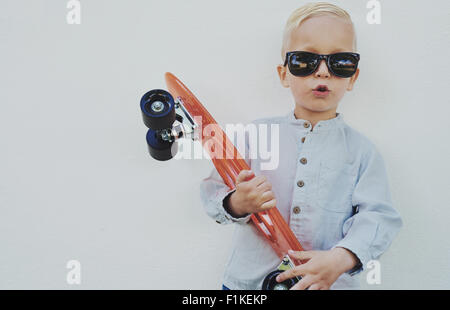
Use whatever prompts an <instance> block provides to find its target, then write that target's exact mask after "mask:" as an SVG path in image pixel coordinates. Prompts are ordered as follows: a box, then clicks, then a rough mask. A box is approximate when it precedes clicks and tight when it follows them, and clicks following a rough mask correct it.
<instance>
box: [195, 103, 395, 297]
mask: <svg viewBox="0 0 450 310" xmlns="http://www.w3.org/2000/svg"><path fill="white" fill-rule="evenodd" d="M252 123H253V124H256V125H259V124H267V125H268V127H270V124H279V150H280V152H279V164H278V167H277V168H276V169H274V170H261V169H260V168H261V159H260V158H256V159H250V158H249V156H247V154H249V152H251V150H250V148H251V145H253V144H252V143H249V141H248V139H249V138H248V133H246V142H245V154H246V155H243V154H242V155H243V156H244V157H245V160H246V162H247V163H248V164H249V165H250V167H251V169H252V171H253V172H254V173H255V175H265V176H266V177H267V179H268V181H269V182H270V183H271V184H272V191H273V192H274V194H275V198H276V201H277V208H278V209H279V211H280V213H281V215H282V216H283V217H284V219H285V220H286V222H287V223H288V224H289V227H290V228H291V230H292V231H293V232H294V234H295V235H296V237H297V238H298V240H299V241H300V243H301V244H302V246H303V248H304V249H305V250H330V249H331V248H333V247H344V248H346V249H348V250H350V251H352V252H353V253H354V254H355V255H356V256H357V257H358V258H359V260H360V261H361V263H362V267H360V266H359V267H360V268H358V267H357V272H355V270H353V272H348V273H344V274H342V275H341V276H340V277H339V278H338V279H337V281H336V282H335V283H334V284H333V285H332V287H331V288H332V289H357V288H359V279H358V276H356V274H358V271H361V270H362V268H363V267H364V266H366V264H367V262H368V261H370V260H372V259H377V258H378V257H379V256H380V255H381V254H382V253H383V252H385V251H386V250H387V249H388V247H389V246H390V244H391V242H392V240H393V239H394V237H395V236H396V234H397V233H398V231H399V230H400V228H401V226H402V220H401V218H400V215H399V214H398V212H397V211H396V210H395V209H394V208H393V206H392V199H391V194H390V190H389V182H388V177H387V173H386V168H385V164H384V161H383V158H382V157H381V155H380V153H379V152H378V150H377V149H376V147H375V145H374V144H373V143H372V142H370V140H368V138H366V137H365V136H364V135H362V134H361V133H359V132H358V131H356V130H355V129H353V128H351V127H350V126H348V125H347V124H346V123H345V122H344V120H343V115H342V113H337V114H336V117H335V118H333V119H329V120H322V121H319V122H318V123H317V124H316V125H315V126H314V128H313V129H312V127H311V124H310V122H309V121H307V120H303V119H296V118H295V115H294V111H293V110H291V111H290V112H289V113H288V114H287V115H285V116H281V117H271V118H263V119H258V120H255V121H253V122H252ZM271 138H272V137H271V136H270V131H269V134H268V135H267V140H269V141H271ZM277 138H278V137H277ZM302 138H304V142H302ZM258 139H259V136H258ZM232 141H233V139H232ZM267 143H269V144H270V142H267ZM240 151H241V149H240ZM241 153H242V152H241ZM302 159H303V160H302ZM299 181H303V182H299ZM233 191H234V189H233V190H230V189H229V188H228V187H227V186H226V185H225V184H224V182H223V180H222V178H221V177H220V176H219V174H218V173H217V171H216V170H215V169H213V170H212V172H211V174H210V176H209V177H208V178H205V179H204V180H203V181H202V183H201V186H200V194H201V199H202V202H203V205H204V207H205V209H206V212H207V214H208V215H209V216H210V217H212V218H213V219H214V220H216V221H217V222H218V223H220V224H229V223H236V225H235V231H234V235H233V241H232V249H231V254H230V257H229V259H228V263H227V265H226V268H225V272H224V276H223V284H224V285H225V286H227V287H229V288H230V289H260V288H261V286H262V282H263V280H264V277H265V276H266V275H267V274H268V273H269V272H271V271H273V270H275V269H276V267H277V266H278V265H279V263H280V259H279V258H278V257H277V255H276V254H275V252H274V251H273V249H272V248H271V247H270V245H269V244H268V243H267V242H266V240H265V238H264V237H263V236H262V235H261V234H260V233H259V232H258V230H257V229H256V227H255V226H254V225H253V224H252V223H251V221H250V216H247V217H244V218H233V217H232V216H231V215H230V214H228V213H227V212H226V211H225V209H224V208H223V199H224V198H225V197H226V196H227V195H229V194H230V193H231V192H233ZM218 242H219V241H218Z"/></svg>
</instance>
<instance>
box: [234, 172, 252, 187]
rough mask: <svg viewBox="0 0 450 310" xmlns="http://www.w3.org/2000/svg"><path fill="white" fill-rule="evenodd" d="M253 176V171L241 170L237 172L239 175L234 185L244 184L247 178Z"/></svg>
mask: <svg viewBox="0 0 450 310" xmlns="http://www.w3.org/2000/svg"><path fill="white" fill-rule="evenodd" d="M252 175H253V171H251V170H242V171H241V172H239V175H238V176H237V178H236V184H238V183H241V182H245V181H246V180H247V179H248V178H250V177H251V176H252Z"/></svg>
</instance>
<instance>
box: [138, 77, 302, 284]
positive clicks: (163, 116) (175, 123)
mask: <svg viewBox="0 0 450 310" xmlns="http://www.w3.org/2000/svg"><path fill="white" fill-rule="evenodd" d="M165 80H166V86H167V89H168V91H165V90H162V89H154V90H151V91H149V92H147V93H145V94H144V95H143V96H142V98H141V101H140V107H141V112H142V117H143V121H144V124H145V125H146V126H147V127H148V131H147V136H146V140H147V146H148V150H149V153H150V155H151V156H152V157H153V158H154V159H156V160H160V161H165V160H170V159H171V158H173V157H174V156H175V155H176V153H177V150H178V145H177V141H178V140H179V139H182V138H187V139H192V140H193V141H200V142H201V144H202V146H203V148H204V149H206V151H207V152H208V154H209V156H210V158H211V160H212V162H213V164H214V166H215V168H216V169H217V171H218V173H219V175H220V176H221V177H222V179H223V181H224V183H225V184H226V185H227V186H228V187H229V188H230V189H233V188H234V187H235V182H236V178H237V176H238V174H239V172H240V171H242V170H250V167H249V166H248V164H247V163H246V161H245V160H244V159H243V158H242V156H241V155H240V154H239V152H238V150H237V149H236V147H235V146H234V145H233V144H232V142H231V141H230V140H229V139H228V137H227V135H226V134H225V132H224V131H223V130H222V129H221V128H220V126H219V125H218V124H217V122H216V121H215V120H214V118H213V117H212V116H211V114H210V113H209V112H208V111H207V109H206V108H205V107H204V106H203V105H202V104H201V103H200V101H199V100H198V99H197V97H195V95H194V94H193V93H192V92H191V91H190V90H189V89H188V88H187V87H186V86H185V85H184V84H183V83H182V82H181V81H180V80H179V79H178V78H177V77H175V75H173V74H172V73H170V72H167V73H166V74H165ZM198 120H201V126H200V124H199V121H198ZM206 126H209V128H211V126H212V127H213V128H214V130H213V131H214V133H213V134H212V133H211V132H207V131H206V130H202V127H203V128H204V127H206ZM218 154H220V155H221V156H218ZM251 221H252V223H253V224H254V225H255V226H256V227H257V229H258V231H259V232H260V233H261V234H262V235H263V236H264V237H265V239H266V240H267V242H268V243H269V244H270V245H271V247H272V248H273V250H274V251H275V253H276V254H277V255H278V257H279V258H280V259H281V264H280V265H279V266H278V268H277V269H276V270H274V271H273V272H271V273H269V274H268V275H267V276H266V278H265V279H264V283H263V287H262V289H277V290H282V289H289V288H290V287H292V286H293V285H294V284H295V283H296V282H298V280H300V279H301V277H297V278H292V279H289V280H286V281H284V282H283V283H277V282H276V280H275V278H276V276H277V275H278V274H279V273H281V272H283V271H284V270H286V269H289V268H293V267H294V266H295V265H298V264H301V262H300V261H297V260H295V261H294V260H292V259H291V258H290V257H289V256H288V255H287V251H288V250H289V249H292V250H294V251H303V248H302V246H301V244H300V242H299V241H298V240H297V238H296V237H295V235H294V233H293V232H292V231H291V229H290V228H289V226H288V224H287V223H286V221H285V220H284V218H283V217H282V216H281V214H280V212H279V211H278V209H277V208H276V207H274V208H272V209H270V210H268V211H264V212H260V213H254V214H252V215H251Z"/></svg>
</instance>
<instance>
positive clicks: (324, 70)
mask: <svg viewBox="0 0 450 310" xmlns="http://www.w3.org/2000/svg"><path fill="white" fill-rule="evenodd" d="M315 76H316V77H317V78H329V77H330V72H329V71H328V67H327V63H326V62H325V60H324V59H322V60H321V61H320V65H319V68H317V71H316V73H315Z"/></svg>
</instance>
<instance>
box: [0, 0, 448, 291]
mask: <svg viewBox="0 0 450 310" xmlns="http://www.w3.org/2000/svg"><path fill="white" fill-rule="evenodd" d="M304 3H305V2H304V1H290V0H289V1H287V0H286V1H267V0H266V1H257V0H252V1H248V0H246V1H236V0H233V1H231V0H228V1H207V0H202V1H200V0H197V1H192V0H191V1H182V0H179V1H173V0H172V1H144V0H141V1H137V0H133V1H117V0H116V1H109V0H108V1H106V0H95V1H94V0H92V1H82V21H81V25H68V24H67V23H66V14H67V12H68V10H67V9H66V2H65V1H61V0H58V1H56V0H53V1H50V0H46V1H44V0H35V1H24V0H20V1H19V0H2V1H1V2H0V40H1V41H0V69H1V75H0V288H2V289H25V288H27V289H50V288H53V289H74V288H83V289H111V288H112V289H116V288H117V289H119V288H123V289H132V288H136V289H159V288H165V289H218V288H220V285H221V283H220V280H221V276H222V272H223V269H224V264H225V262H226V259H227V256H228V254H229V246H230V241H231V240H230V239H231V234H232V232H233V227H232V226H225V227H224V226H220V225H218V224H216V223H215V222H214V221H213V220H211V219H210V218H208V217H207V215H206V214H205V213H204V211H203V207H202V205H201V203H200V198H199V184H200V181H201V180H202V179H203V178H204V177H206V176H207V175H208V173H209V172H210V170H211V168H212V167H213V166H212V163H211V162H209V161H208V160H206V159H204V160H183V161H176V160H172V161H168V162H157V161H155V160H153V159H152V158H151V157H150V156H149V155H148V153H147V149H146V142H145V133H146V128H145V127H144V125H143V123H142V119H141V114H140V110H139V100H140V97H141V96H142V94H143V93H145V92H146V91H148V90H150V89H153V88H164V87H165V85H164V77H163V74H164V72H166V71H172V72H173V73H175V74H176V75H178V76H179V77H180V78H181V79H182V80H183V81H184V82H185V83H186V84H187V85H188V86H189V87H190V88H191V90H193V92H194V93H195V94H197V96H198V97H199V99H200V100H201V101H202V102H203V103H204V104H205V106H206V107H207V108H208V109H209V111H210V112H211V114H212V115H213V116H214V117H215V118H216V120H217V121H218V122H219V123H221V124H225V123H234V122H247V121H250V120H252V119H256V118H260V117H266V116H273V115H282V114H285V113H286V112H287V111H289V110H290V109H292V108H293V107H294V102H293V99H292V98H291V95H290V93H289V90H287V89H284V88H282V87H281V85H280V83H279V81H278V77H277V75H276V70H275V68H276V65H277V64H278V63H279V62H280V61H281V56H280V44H281V34H282V31H283V27H284V24H285V21H286V19H287V17H288V16H289V14H290V13H291V12H292V11H293V10H294V9H295V8H297V7H299V6H300V5H302V4H304ZM333 3H337V4H339V5H341V6H342V7H343V8H345V9H347V10H348V11H349V13H350V14H351V15H352V17H353V20H354V22H355V25H356V28H357V34H358V45H359V52H360V53H361V54H362V60H361V65H360V68H361V74H360V78H359V80H358V82H357V85H356V88H355V90H354V91H353V92H351V93H348V94H347V95H346V97H345V98H344V99H343V101H342V102H341V103H340V106H339V109H338V112H341V113H342V114H343V115H344V119H345V120H346V122H347V123H348V124H349V125H350V126H352V127H354V128H355V129H357V130H359V131H360V132H362V133H363V134H365V135H366V136H368V137H369V138H370V139H371V140H372V141H373V142H374V143H375V144H376V145H377V147H378V148H379V150H380V151H381V153H382V154H383V157H384V159H385V161H386V164H387V168H388V173H389V178H390V182H391V183H390V184H391V189H392V195H393V199H394V203H395V207H396V208H397V209H398V210H399V212H400V213H401V215H402V217H403V220H404V228H403V229H402V231H401V232H400V234H399V235H398V238H397V239H396V240H395V241H394V242H393V244H392V246H391V248H390V250H389V251H388V252H387V253H386V254H385V255H384V256H383V257H382V258H381V281H382V283H381V285H367V284H366V283H365V274H363V275H362V277H361V282H362V284H363V287H364V288H369V289H380V288H382V289H421V288H423V289H429V288H435V289H444V288H445V289H449V288H450V269H449V268H450V267H449V265H450V264H449V261H450V242H449V241H448V238H447V237H448V235H449V225H448V222H449V217H450V211H449V209H450V203H449V201H450V186H449V184H450V182H449V177H448V176H449V172H450V171H449V170H450V169H449V167H450V163H449V158H450V148H449V143H448V139H449V133H450V122H449V120H448V119H449V113H450V108H449V104H450V102H449V99H448V98H449V97H448V93H447V91H448V85H449V80H448V74H449V65H448V59H447V58H448V55H449V53H450V47H449V34H450V27H449V20H450V19H449V17H450V16H449V12H450V2H448V1H446V0H439V1H437V0H435V1H431V2H430V1H381V3H382V24H381V25H369V24H368V23H367V22H366V14H367V12H368V9H366V3H367V1H365V0H352V1H349V0H346V1H333ZM72 259H75V260H78V261H80V262H81V270H82V284H81V285H79V286H73V285H72V286H71V285H68V284H67V283H66V274H67V272H68V269H66V263H67V261H69V260H72Z"/></svg>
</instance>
